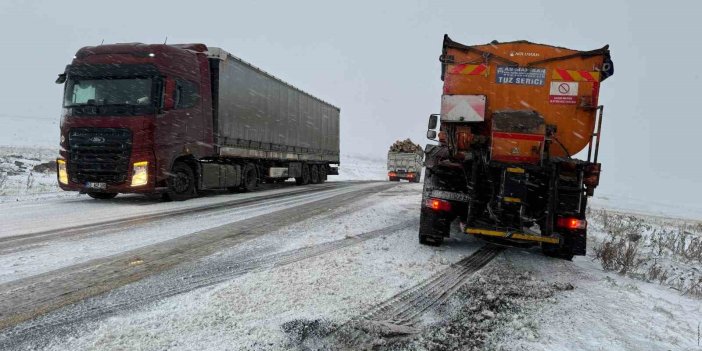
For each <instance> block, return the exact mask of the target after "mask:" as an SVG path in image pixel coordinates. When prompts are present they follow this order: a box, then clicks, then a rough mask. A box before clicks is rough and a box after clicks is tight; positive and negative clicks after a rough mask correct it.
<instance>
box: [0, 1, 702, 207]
mask: <svg viewBox="0 0 702 351" xmlns="http://www.w3.org/2000/svg"><path fill="white" fill-rule="evenodd" d="M222 3H226V5H218V4H216V3H215V2H208V1H204V0H199V1H164V2H158V4H157V2H155V1H154V2H152V1H145V0H140V1H129V0H120V1H110V2H101V1H95V0H93V1H12V0H2V2H0V45H1V47H2V54H1V55H0V69H1V72H2V78H3V79H2V84H0V96H1V97H2V99H0V102H1V103H2V110H0V121H2V122H3V127H2V128H0V144H41V145H47V146H54V145H56V144H57V142H58V140H57V139H58V124H57V121H58V118H59V114H60V104H61V93H62V90H61V86H58V85H55V84H54V83H53V81H54V79H55V77H56V74H57V73H59V72H61V71H63V67H64V66H65V65H66V64H67V63H69V61H70V59H71V58H72V56H73V54H74V53H75V51H76V50H77V49H78V48H80V47H82V46H86V45H97V44H99V43H100V42H101V41H103V40H104V42H105V43H114V42H144V43H162V42H163V41H164V39H165V38H166V37H168V42H169V43H182V42H202V43H205V44H207V45H210V46H219V47H222V48H224V49H226V50H228V51H230V52H232V53H233V54H235V55H237V56H239V57H241V58H243V59H244V60H246V61H249V62H251V63H253V64H255V65H257V66H259V67H261V68H263V69H264V70H266V71H268V72H271V73H273V74H275V75H277V76H278V77H281V78H282V79H284V80H286V81H288V82H290V83H292V84H293V85H295V86H297V87H299V88H301V89H303V90H305V91H308V92H310V93H312V94H313V95H316V96H318V97H320V98H322V99H324V100H326V101H329V102H331V103H333V104H334V105H336V106H339V107H340V108H341V119H342V123H341V147H342V152H345V153H354V154H367V155H374V156H378V157H383V156H384V154H385V153H386V152H387V148H388V146H389V145H390V144H391V143H392V142H393V141H394V140H395V139H399V138H406V137H411V138H412V139H414V140H415V141H416V142H419V143H421V144H424V143H426V140H425V139H424V137H423V136H424V134H425V128H426V121H427V116H428V115H429V114H430V113H435V112H438V110H439V103H440V96H441V84H442V82H441V80H440V79H439V73H440V66H439V62H438V57H439V55H440V53H441V41H442V36H443V34H444V33H448V34H449V35H450V36H451V37H452V38H453V39H454V40H457V41H459V42H462V43H465V44H484V43H487V42H490V41H491V40H493V39H496V40H499V41H511V40H519V39H525V40H530V41H534V42H540V43H548V44H553V45H558V46H564V47H568V48H572V49H578V50H589V49H596V48H600V47H602V46H603V45H605V44H610V45H611V47H610V48H611V51H612V58H613V60H614V63H615V75H614V77H612V78H610V79H608V80H607V81H605V82H604V83H603V86H602V91H601V99H600V102H601V103H603V104H604V105H605V106H606V108H605V121H604V133H603V140H602V146H601V160H602V162H603V169H604V172H603V179H602V186H601V189H600V190H601V191H602V192H603V193H612V194H613V193H628V194H631V196H634V197H637V198H644V199H645V198H647V197H650V198H651V199H653V200H670V201H682V202H686V203H691V204H693V203H697V202H699V199H700V198H702V187H701V186H700V185H702V181H700V179H702V166H700V161H701V160H702V156H700V151H699V149H700V146H699V144H700V140H701V139H702V138H700V136H699V134H700V133H701V132H702V116H701V114H700V112H699V102H700V101H701V100H702V89H700V84H701V83H702V80H701V79H700V66H701V65H702V60H701V56H700V55H702V40H700V38H699V36H700V34H702V24H701V23H700V22H701V21H700V19H699V14H700V13H701V12H702V11H701V10H702V8H701V7H700V6H699V5H690V4H691V3H694V2H683V1H681V2H676V1H664V2H655V4H654V2H653V1H636V2H634V1H632V2H631V3H632V4H631V5H626V4H617V3H618V2H614V1H603V2H598V1H587V2H578V3H566V2H563V1H542V2H538V1H514V2H510V1H489V2H480V3H478V2H469V1H452V2H451V1H442V2H436V4H429V3H426V2H417V1H383V2H381V1H368V2H364V1H347V2H344V3H342V2H337V1H319V2H306V1H280V2H267V1H250V2H248V1H246V2H245V1H227V2H222Z"/></svg>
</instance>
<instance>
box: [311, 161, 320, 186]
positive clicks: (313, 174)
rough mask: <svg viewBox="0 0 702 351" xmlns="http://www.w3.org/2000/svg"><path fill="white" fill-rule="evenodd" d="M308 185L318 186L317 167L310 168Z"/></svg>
mask: <svg viewBox="0 0 702 351" xmlns="http://www.w3.org/2000/svg"><path fill="white" fill-rule="evenodd" d="M310 183H312V184H319V167H317V165H311V166H310Z"/></svg>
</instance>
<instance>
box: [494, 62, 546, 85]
mask: <svg viewBox="0 0 702 351" xmlns="http://www.w3.org/2000/svg"><path fill="white" fill-rule="evenodd" d="M495 82H496V83H500V84H522V85H544V83H545V82H546V69H545V68H526V67H513V66H497V74H496V75H495Z"/></svg>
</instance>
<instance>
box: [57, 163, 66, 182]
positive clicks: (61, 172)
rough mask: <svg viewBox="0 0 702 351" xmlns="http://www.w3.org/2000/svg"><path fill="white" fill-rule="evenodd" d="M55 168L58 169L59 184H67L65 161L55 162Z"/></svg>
mask: <svg viewBox="0 0 702 351" xmlns="http://www.w3.org/2000/svg"><path fill="white" fill-rule="evenodd" d="M56 167H57V168H58V181H59V183H61V184H68V172H67V171H66V161H65V160H56Z"/></svg>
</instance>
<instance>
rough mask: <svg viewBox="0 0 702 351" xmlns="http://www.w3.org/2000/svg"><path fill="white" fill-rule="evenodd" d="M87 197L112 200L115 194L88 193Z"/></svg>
mask: <svg viewBox="0 0 702 351" xmlns="http://www.w3.org/2000/svg"><path fill="white" fill-rule="evenodd" d="M88 196H90V197H92V198H93V199H98V200H109V199H114V198H115V196H117V193H88Z"/></svg>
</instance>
